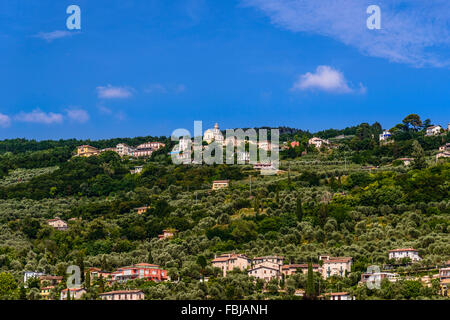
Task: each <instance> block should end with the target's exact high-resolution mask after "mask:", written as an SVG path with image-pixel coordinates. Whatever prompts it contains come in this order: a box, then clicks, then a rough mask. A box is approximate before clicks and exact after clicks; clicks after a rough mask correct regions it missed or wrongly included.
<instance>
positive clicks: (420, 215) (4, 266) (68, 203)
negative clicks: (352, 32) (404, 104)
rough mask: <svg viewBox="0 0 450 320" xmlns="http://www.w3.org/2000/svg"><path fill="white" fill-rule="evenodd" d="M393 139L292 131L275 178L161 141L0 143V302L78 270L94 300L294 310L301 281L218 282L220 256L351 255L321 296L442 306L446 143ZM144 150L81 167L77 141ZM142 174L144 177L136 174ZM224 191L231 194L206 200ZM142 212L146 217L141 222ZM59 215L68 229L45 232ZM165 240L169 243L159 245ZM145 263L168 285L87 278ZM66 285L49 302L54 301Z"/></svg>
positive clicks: (447, 251)
mask: <svg viewBox="0 0 450 320" xmlns="http://www.w3.org/2000/svg"><path fill="white" fill-rule="evenodd" d="M405 119H407V118H405ZM390 131H391V132H392V137H391V139H390V140H389V141H388V142H383V141H379V134H380V133H381V132H382V128H381V126H380V125H379V124H377V123H375V124H373V125H369V124H364V123H363V124H361V125H359V126H355V127H352V128H346V129H343V130H334V129H330V130H325V131H322V132H318V133H315V134H311V133H309V132H307V131H302V130H297V129H292V128H283V130H281V140H282V141H281V142H282V143H283V142H286V145H287V146H289V145H290V143H291V142H293V141H298V145H295V146H294V147H285V148H283V150H282V151H281V153H280V156H281V167H280V169H281V170H282V172H281V173H280V174H278V175H273V176H264V175H260V174H259V172H258V170H255V169H254V168H253V166H252V165H250V164H247V165H210V166H208V165H174V164H172V163H171V160H170V156H169V155H168V152H169V151H170V150H171V147H172V145H173V144H172V143H171V142H170V141H168V140H167V138H166V137H159V138H157V137H142V138H124V139H111V140H102V141H78V140H60V141H41V142H37V141H28V140H23V139H17V140H6V141H0V152H2V154H1V155H0V176H1V179H2V181H1V182H0V299H17V298H19V297H22V298H27V299H40V298H42V296H41V291H40V290H41V289H42V288H43V287H44V286H45V284H43V283H39V281H29V283H25V284H24V283H23V274H24V272H25V271H36V272H42V273H45V274H48V275H56V276H62V277H63V279H64V280H65V279H66V278H67V274H66V269H67V267H68V266H69V265H78V266H80V268H81V270H82V280H83V281H85V285H84V286H85V288H86V291H87V293H86V294H85V295H84V297H83V298H85V299H96V298H98V297H99V294H100V293H102V292H104V291H107V290H118V289H125V288H128V289H140V290H142V291H143V292H144V293H145V297H146V298H147V299H260V298H269V299H297V298H298V296H296V295H295V293H296V292H300V291H302V290H306V291H308V290H310V289H308V280H307V275H306V274H302V273H296V274H294V275H289V276H285V275H282V276H281V277H280V279H278V280H277V279H272V280H270V281H263V280H257V281H253V278H251V277H249V276H248V274H247V272H246V271H242V270H235V271H230V272H228V273H227V276H226V277H223V276H222V271H221V270H220V269H218V268H214V267H213V265H212V264H211V260H212V259H214V257H215V256H219V255H220V254H223V253H241V254H245V255H246V256H247V257H250V258H253V257H261V256H269V255H277V256H283V257H284V263H285V264H307V263H314V264H322V263H323V261H319V255H330V256H333V257H351V258H352V262H353V263H352V265H351V270H350V271H349V272H345V274H343V276H342V277H341V276H330V277H328V278H326V279H324V278H323V277H321V276H320V275H319V274H316V275H315V277H314V284H313V286H314V288H315V296H318V295H320V294H325V293H330V292H342V291H345V292H349V293H350V294H352V295H354V296H355V297H356V299H441V298H444V297H442V296H441V295H440V291H441V287H440V285H441V284H440V282H439V278H436V277H435V278H433V275H436V274H437V273H438V269H439V268H442V267H445V265H446V263H448V261H449V260H450V203H449V199H450V198H449V192H450V163H449V161H448V158H443V159H439V160H437V159H436V154H437V153H438V152H439V151H438V148H439V147H440V146H442V145H445V143H448V142H450V134H449V132H448V131H445V132H444V131H443V132H442V133H441V134H439V135H433V136H426V134H425V133H426V126H416V127H415V126H413V125H411V123H410V122H408V121H406V122H405V120H404V121H403V123H402V124H400V125H398V126H396V127H395V128H392V129H391V130H390ZM313 136H315V137H321V138H323V139H330V145H331V144H332V145H333V147H323V148H319V149H317V148H314V146H313V145H311V144H308V141H309V139H310V138H311V137H313ZM338 136H343V137H339V138H337V139H336V137H338ZM333 138H335V139H333ZM146 141H160V142H164V143H166V147H165V148H163V149H161V150H158V151H157V152H155V153H154V154H152V156H151V157H149V158H138V159H134V158H131V157H120V156H119V155H118V154H117V153H115V152H112V151H107V152H104V153H101V154H100V155H98V156H91V157H74V150H75V148H76V147H77V146H78V145H81V144H90V145H92V146H95V147H98V148H108V147H113V146H115V145H116V144H117V143H119V142H124V143H128V144H130V145H137V144H139V143H143V142H146ZM405 157H409V158H413V160H412V162H411V164H410V165H407V166H405V165H404V164H403V160H399V158H405ZM140 165H142V166H143V170H142V172H141V173H138V174H132V173H130V170H131V169H133V168H134V167H136V166H140ZM215 180H230V185H229V187H228V188H224V189H221V190H211V186H212V183H213V181H215ZM141 207H148V209H147V210H146V211H145V210H144V212H143V213H142V214H138V213H137V212H136V208H141ZM56 217H58V218H60V219H62V220H64V221H66V222H67V230H58V229H55V228H54V227H52V226H50V225H48V223H47V221H48V220H49V219H53V218H56ZM164 230H172V231H171V232H174V236H173V237H168V238H166V239H160V238H161V237H158V236H159V235H161V234H163V231H164ZM398 248H414V249H415V250H417V252H418V255H419V256H420V257H421V258H422V260H420V261H417V262H412V261H411V260H409V259H402V260H401V261H398V260H397V261H394V260H393V259H389V256H388V252H389V250H392V249H398ZM138 263H149V264H156V265H158V266H159V267H160V268H161V269H163V270H167V273H168V277H169V278H170V281H162V282H158V281H144V280H142V279H136V280H130V281H127V282H125V283H119V282H114V283H112V284H111V287H110V288H106V286H107V284H106V283H105V279H103V278H101V279H95V280H94V279H91V274H90V273H89V272H88V274H89V275H88V276H85V273H86V272H87V271H88V270H89V269H88V268H90V267H95V268H99V269H101V270H102V271H104V272H106V273H108V272H113V271H115V270H116V269H117V268H120V267H123V266H130V265H135V264H138ZM370 265H378V266H380V268H381V270H385V271H387V270H389V272H395V273H397V274H398V275H399V276H400V277H401V280H400V281H396V282H390V281H387V280H386V281H384V280H383V281H382V284H381V288H379V289H369V288H368V287H366V286H364V285H359V284H358V283H359V281H360V280H361V274H362V273H364V272H366V270H367V268H368V266H370ZM424 276H430V279H431V280H430V281H429V282H428V283H427V282H426V281H424V280H423V279H422V278H423V277H424ZM85 277H86V278H88V280H86V279H85ZM205 278H206V279H208V281H207V282H206V281H200V280H204V279H205ZM64 280H63V281H62V282H61V283H59V284H56V285H55V286H54V287H53V288H52V289H51V290H52V291H51V297H53V298H56V299H59V295H60V292H61V290H63V289H65V288H66V284H65V281H64ZM24 285H25V286H26V287H27V288H25V287H24ZM319 290H320V291H319Z"/></svg>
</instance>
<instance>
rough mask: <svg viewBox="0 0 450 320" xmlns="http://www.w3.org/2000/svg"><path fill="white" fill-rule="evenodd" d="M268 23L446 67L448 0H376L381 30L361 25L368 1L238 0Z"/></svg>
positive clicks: (401, 59) (370, 51) (384, 54)
mask: <svg viewBox="0 0 450 320" xmlns="http://www.w3.org/2000/svg"><path fill="white" fill-rule="evenodd" d="M241 1H242V3H243V5H244V6H249V7H254V8H258V9H259V10H261V11H262V12H264V13H265V14H266V15H267V16H268V17H269V18H270V20H271V22H272V23H273V24H274V25H277V26H279V27H281V28H284V29H287V30H290V31H293V32H305V33H314V34H319V35H323V36H327V37H331V38H333V39H336V40H338V41H341V42H343V43H344V44H346V45H350V46H353V47H355V48H357V49H358V50H360V51H361V52H362V53H364V54H366V55H369V56H373V57H379V58H385V59H388V60H389V61H392V62H399V63H407V64H410V65H413V66H416V67H421V66H434V67H445V66H450V50H449V49H450V28H449V25H450V15H449V12H450V1H448V0H434V1H423V0H408V1H406V0H395V1H393V0H378V1H376V4H377V5H379V6H380V8H381V28H382V29H381V30H369V29H367V27H366V20H367V18H368V16H369V15H368V14H367V13H366V9H367V7H368V6H369V5H371V4H374V3H373V1H369V0H321V1H311V0H241Z"/></svg>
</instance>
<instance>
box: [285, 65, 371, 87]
mask: <svg viewBox="0 0 450 320" xmlns="http://www.w3.org/2000/svg"><path fill="white" fill-rule="evenodd" d="M291 90H292V91H304V90H321V91H327V92H333V93H353V92H356V90H355V89H353V88H351V86H350V85H349V84H348V82H347V80H346V79H345V77H344V74H343V73H342V72H340V71H338V70H336V69H333V68H332V67H330V66H318V67H317V68H316V71H315V72H314V73H311V72H307V73H305V74H303V75H300V76H299V77H298V80H297V81H296V82H295V83H294V85H293V86H292V88H291ZM359 91H360V92H361V93H365V92H366V88H365V87H364V86H363V85H362V84H361V83H360V90H359Z"/></svg>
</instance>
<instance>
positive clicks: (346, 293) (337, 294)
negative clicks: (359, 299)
mask: <svg viewBox="0 0 450 320" xmlns="http://www.w3.org/2000/svg"><path fill="white" fill-rule="evenodd" d="M325 295H326V296H345V295H348V292H329V293H325Z"/></svg>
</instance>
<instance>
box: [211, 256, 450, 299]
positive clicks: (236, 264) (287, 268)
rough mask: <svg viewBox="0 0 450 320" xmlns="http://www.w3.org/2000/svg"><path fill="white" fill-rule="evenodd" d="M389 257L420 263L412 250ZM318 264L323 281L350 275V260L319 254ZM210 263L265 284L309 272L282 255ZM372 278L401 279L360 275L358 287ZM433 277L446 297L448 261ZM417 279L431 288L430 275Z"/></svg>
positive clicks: (336, 296) (346, 296) (219, 258)
mask: <svg viewBox="0 0 450 320" xmlns="http://www.w3.org/2000/svg"><path fill="white" fill-rule="evenodd" d="M388 254H389V259H393V260H397V261H399V260H402V259H404V258H409V259H411V261H412V262H417V261H420V260H422V258H421V257H420V256H419V254H418V251H417V250H416V249H413V248H401V249H393V250H389V253H388ZM319 262H320V263H319V264H312V270H313V272H318V273H320V275H321V276H322V278H323V279H328V278H329V277H332V276H340V277H346V276H347V275H348V274H349V273H350V272H351V267H352V262H353V259H352V258H351V257H331V256H329V255H321V256H319ZM211 264H212V266H213V267H217V268H219V269H221V270H222V273H223V276H224V277H225V276H226V275H227V273H228V272H230V271H232V270H234V269H235V268H237V269H239V270H241V271H246V272H247V273H248V275H249V276H250V277H254V278H256V279H262V280H263V281H265V282H268V281H270V280H272V279H277V280H279V279H281V278H282V277H283V276H291V275H293V274H296V273H299V272H300V273H304V274H307V272H308V264H284V257H282V256H264V257H254V258H253V259H251V258H249V257H247V256H246V255H244V254H236V253H226V254H222V255H219V256H216V257H215V258H214V259H213V260H212V261H211ZM374 277H375V278H377V279H379V280H380V281H381V280H383V279H387V280H389V281H391V282H395V281H398V280H400V276H399V275H398V274H396V273H390V272H376V273H363V274H362V275H361V281H360V284H364V283H366V282H368V281H372V280H373V279H374ZM433 278H439V280H440V288H441V289H440V290H441V292H440V293H441V294H442V295H447V292H448V287H449V285H450V261H448V262H447V263H446V267H445V268H441V269H440V270H439V273H438V274H436V275H434V276H433ZM416 280H417V279H416ZM419 280H420V281H422V282H424V283H425V284H427V285H428V286H431V278H430V277H429V276H424V277H422V278H420V279H419ZM320 298H322V299H330V300H354V299H355V297H353V296H351V295H350V294H348V293H347V292H335V293H327V294H324V295H322V296H321V297H320Z"/></svg>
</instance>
